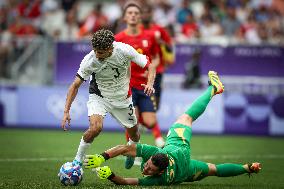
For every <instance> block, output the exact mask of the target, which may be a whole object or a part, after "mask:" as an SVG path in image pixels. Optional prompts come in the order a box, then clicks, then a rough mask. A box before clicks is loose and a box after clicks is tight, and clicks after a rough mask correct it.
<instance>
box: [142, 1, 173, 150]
mask: <svg viewBox="0 0 284 189" xmlns="http://www.w3.org/2000/svg"><path fill="white" fill-rule="evenodd" d="M152 15H153V14H152V7H151V5H148V4H146V5H143V8H142V16H141V18H142V26H141V27H142V29H143V30H144V31H148V32H153V33H154V35H155V38H156V41H157V42H158V45H159V48H158V50H159V58H160V62H159V64H158V66H157V68H156V79H155V83H154V88H155V97H156V103H157V110H158V109H159V107H160V99H161V93H162V86H161V85H162V79H163V73H164V72H165V69H166V67H168V66H169V65H171V64H173V63H174V55H173V47H172V39H171V36H170V35H169V34H168V32H167V30H166V29H165V28H163V27H161V26H159V25H158V24H155V23H153V21H152ZM152 132H153V135H154V136H155V138H156V146H163V145H164V143H165V142H164V140H163V138H162V135H161V131H160V127H159V125H158V122H156V124H155V126H154V128H153V129H152Z"/></svg>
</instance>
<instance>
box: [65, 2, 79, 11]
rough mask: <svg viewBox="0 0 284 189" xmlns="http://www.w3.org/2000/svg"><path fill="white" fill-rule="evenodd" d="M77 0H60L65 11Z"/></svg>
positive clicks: (72, 6) (74, 4) (73, 5)
mask: <svg viewBox="0 0 284 189" xmlns="http://www.w3.org/2000/svg"><path fill="white" fill-rule="evenodd" d="M77 2H78V0H61V6H62V8H63V10H64V11H65V12H69V11H70V10H71V9H73V8H74V7H75V6H76V5H77Z"/></svg>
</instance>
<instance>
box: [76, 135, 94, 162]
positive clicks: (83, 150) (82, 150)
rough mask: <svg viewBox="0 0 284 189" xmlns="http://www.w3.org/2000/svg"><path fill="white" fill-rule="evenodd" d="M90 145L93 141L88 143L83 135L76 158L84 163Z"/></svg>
mask: <svg viewBox="0 0 284 189" xmlns="http://www.w3.org/2000/svg"><path fill="white" fill-rule="evenodd" d="M90 145H91V143H86V142H85V141H84V139H83V137H82V138H81V142H80V144H79V147H78V150H77V154H76V157H75V160H77V161H79V162H81V163H82V162H83V161H84V158H85V155H86V151H87V149H88V148H89V146H90Z"/></svg>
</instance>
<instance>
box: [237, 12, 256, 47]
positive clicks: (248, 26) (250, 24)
mask: <svg viewBox="0 0 284 189" xmlns="http://www.w3.org/2000/svg"><path fill="white" fill-rule="evenodd" d="M257 29H258V27H257V22H256V19H255V16H254V14H253V13H251V14H250V15H249V17H248V20H247V21H246V22H245V23H244V24H243V25H242V26H241V34H242V37H243V39H244V40H245V41H246V42H247V43H249V44H260V43H261V39H260V37H259V35H258V31H257Z"/></svg>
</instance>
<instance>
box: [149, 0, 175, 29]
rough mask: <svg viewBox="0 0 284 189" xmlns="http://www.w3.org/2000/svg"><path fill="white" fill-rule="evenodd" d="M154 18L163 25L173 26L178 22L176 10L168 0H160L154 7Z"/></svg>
mask: <svg viewBox="0 0 284 189" xmlns="http://www.w3.org/2000/svg"><path fill="white" fill-rule="evenodd" d="M153 20H154V22H155V23H157V24H159V25H160V26H162V27H171V25H173V24H175V22H176V11H175V10H174V8H173V7H172V6H171V4H170V3H169V2H168V1H167V0H160V1H158V2H157V6H156V7H155V8H154V14H153Z"/></svg>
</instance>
